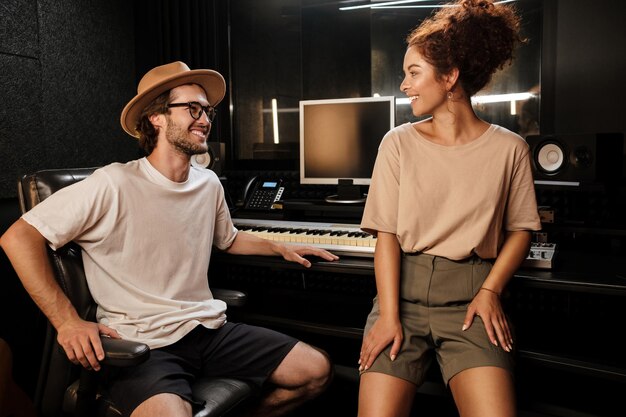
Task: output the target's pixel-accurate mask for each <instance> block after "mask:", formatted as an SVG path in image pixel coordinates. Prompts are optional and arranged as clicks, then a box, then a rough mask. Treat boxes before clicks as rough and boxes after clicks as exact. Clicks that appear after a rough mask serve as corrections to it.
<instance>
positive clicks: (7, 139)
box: [0, 0, 139, 197]
mask: <svg viewBox="0 0 626 417" xmlns="http://www.w3.org/2000/svg"><path fill="white" fill-rule="evenodd" d="M2 6H3V7H1V8H0V22H1V23H2V26H1V27H2V37H0V77H1V78H0V80H1V83H2V88H1V89H0V102H2V104H3V105H2V109H1V110H0V123H1V124H0V147H1V148H2V156H1V157H0V158H1V159H0V164H1V166H2V169H1V171H0V197H14V196H15V195H16V190H15V180H16V178H17V177H18V175H20V174H22V173H24V172H27V171H32V170H36V169H45V168H60V167H78V166H96V165H103V164H106V163H109V162H113V161H127V160H129V159H134V158H136V157H137V156H138V155H139V152H138V150H137V145H136V143H135V141H134V139H132V138H130V137H129V136H128V135H126V134H125V133H124V132H123V131H122V129H121V127H120V126H119V115H120V112H121V110H122V108H123V107H124V105H125V104H126V102H127V101H128V100H130V99H131V98H132V97H133V95H134V93H135V59H134V51H135V44H134V31H133V30H134V29H133V28H134V19H133V7H132V2H126V1H123V0H112V1H106V2H103V1H98V0H82V1H81V0H68V1H63V2H58V1H53V0H39V1H37V0H12V1H8V2H6V6H5V2H4V1H3V5H2ZM5 35H7V36H6V37H5Z"/></svg>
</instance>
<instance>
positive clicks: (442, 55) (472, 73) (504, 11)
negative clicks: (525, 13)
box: [406, 0, 525, 97]
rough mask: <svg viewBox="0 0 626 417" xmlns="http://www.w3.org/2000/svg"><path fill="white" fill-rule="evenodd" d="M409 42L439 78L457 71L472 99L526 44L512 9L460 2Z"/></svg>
mask: <svg viewBox="0 0 626 417" xmlns="http://www.w3.org/2000/svg"><path fill="white" fill-rule="evenodd" d="M406 42H407V44H408V47H409V48H410V47H416V48H417V50H418V51H419V52H420V54H422V55H423V57H424V59H425V60H426V61H427V62H428V63H430V64H431V65H432V66H433V67H434V68H435V72H436V74H437V77H438V78H439V77H441V76H442V75H444V74H448V73H450V71H452V70H453V69H454V68H458V70H459V83H460V85H461V87H462V88H463V90H464V91H465V93H466V94H467V95H468V96H469V97H471V96H473V95H474V94H476V93H477V92H478V91H479V90H481V89H482V88H483V87H484V86H486V85H487V84H488V83H489V81H490V80H491V77H492V75H493V74H494V73H495V72H496V71H497V70H498V69H502V68H503V67H504V66H505V64H510V63H511V61H512V59H513V51H514V49H515V47H516V46H517V45H518V44H519V43H523V42H525V39H523V38H522V37H521V35H520V17H519V16H518V14H517V12H516V10H515V9H513V8H512V7H510V6H505V5H495V4H493V1H492V0H457V1H456V2H455V3H453V4H452V5H451V6H450V7H444V8H441V9H440V10H439V11H438V12H437V13H435V14H434V15H432V16H431V17H429V18H427V19H426V20H424V21H423V22H422V23H421V24H420V25H419V26H418V27H416V28H415V29H413V31H412V32H411V33H410V34H409V36H407V38H406Z"/></svg>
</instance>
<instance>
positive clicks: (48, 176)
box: [18, 168, 254, 417]
mask: <svg viewBox="0 0 626 417" xmlns="http://www.w3.org/2000/svg"><path fill="white" fill-rule="evenodd" d="M94 170H95V168H75V169H51V170H42V171H38V172H35V173H33V174H29V175H25V176H24V177H22V178H21V179H20V180H19V181H18V189H19V198H20V207H21V210H22V212H23V213H24V212H26V211H27V210H30V209H31V208H32V207H34V206H35V205H36V204H38V203H39V202H41V201H43V200H44V199H45V198H47V197H48V196H50V195H51V194H52V193H54V192H56V191H57V190H59V189H61V188H63V187H65V186H68V185H70V184H73V183H75V182H78V181H81V180H83V179H84V178H86V177H87V176H88V175H90V174H91V173H92V172H93V171H94ZM49 256H50V259H51V262H52V265H53V267H54V271H55V275H56V278H57V281H58V283H59V285H60V286H61V288H62V289H63V291H64V292H65V294H66V295H67V296H68V297H69V299H70V300H71V302H72V303H73V304H74V306H75V307H76V309H77V311H78V313H79V314H80V315H81V317H82V318H84V319H86V320H92V321H93V320H95V313H96V304H95V302H94V301H93V299H92V298H91V294H90V292H89V288H88V286H87V281H86V279H85V273H84V269H83V263H82V258H81V249H80V247H79V246H78V245H76V244H74V243H70V244H68V245H66V246H64V247H63V248H60V249H59V250H57V251H52V250H49ZM212 291H213V293H214V296H215V297H216V298H220V299H222V300H224V301H226V303H227V304H228V305H229V306H240V305H243V303H244V302H245V294H243V293H241V292H237V291H231V290H220V289H212ZM56 337H57V335H56V331H55V329H54V327H52V325H50V324H49V323H48V326H47V331H46V339H45V345H44V349H43V352H44V353H43V359H42V365H41V370H40V374H39V379H38V383H37V389H36V392H35V399H34V402H35V406H36V408H37V411H38V412H39V414H40V415H41V417H58V416H66V415H70V416H85V417H86V416H89V417H93V416H106V417H114V416H115V417H120V416H122V414H121V412H120V411H119V410H118V409H117V408H116V407H115V404H113V403H112V401H111V400H110V398H109V397H108V395H107V393H106V392H105V390H104V389H103V388H102V387H101V386H99V384H98V376H99V372H93V371H87V370H85V369H83V368H82V367H81V366H76V365H73V364H72V363H71V362H70V361H69V360H68V359H67V356H66V355H65V352H64V351H63V349H62V348H61V347H60V346H59V345H58V343H57V341H56ZM102 342H103V347H104V350H105V354H106V358H105V359H104V361H103V362H102V363H103V366H104V367H107V366H134V365H137V364H139V363H141V362H142V361H144V360H146V359H147V358H148V356H149V354H150V349H149V348H148V346H147V345H145V344H141V343H135V342H130V341H127V340H119V339H110V338H106V337H104V338H102ZM103 369H104V368H103ZM100 372H103V371H100ZM193 393H194V396H196V397H197V398H198V399H201V400H204V401H206V405H205V407H204V409H203V410H201V411H199V412H197V413H196V414H195V415H194V417H217V416H226V415H233V413H235V412H236V410H237V409H238V408H240V407H241V406H242V405H243V404H244V403H245V401H246V399H248V398H250V397H251V396H252V395H253V394H254V391H253V389H252V387H251V386H250V385H249V384H247V383H245V382H243V381H239V380H235V379H230V378H203V379H199V380H198V381H197V382H196V384H195V386H194V387H193Z"/></svg>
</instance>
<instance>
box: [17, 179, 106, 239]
mask: <svg viewBox="0 0 626 417" xmlns="http://www.w3.org/2000/svg"><path fill="white" fill-rule="evenodd" d="M114 195H115V193H114V192H113V190H112V184H111V182H110V181H109V177H108V176H107V175H106V174H105V173H104V172H102V171H100V170H96V171H94V173H93V174H91V175H90V176H89V177H87V178H85V179H84V180H82V181H79V182H77V183H74V184H72V185H69V186H67V187H64V188H62V189H60V190H59V191H57V192H55V193H53V194H52V195H50V196H49V197H48V198H46V199H45V200H44V201H42V202H41V203H39V204H37V205H36V206H35V207H33V208H32V209H31V210H29V211H28V212H26V213H24V214H23V215H22V219H23V220H25V221H26V222H27V223H29V224H30V225H31V226H33V227H34V228H35V229H37V230H38V231H39V233H41V234H42V235H43V237H44V238H46V240H47V241H48V243H49V245H50V247H51V248H52V249H54V250H57V249H58V248H60V247H62V246H63V245H65V244H66V243H68V242H70V241H72V240H80V238H81V236H83V235H84V234H85V233H87V232H88V231H90V230H92V229H93V226H94V225H95V224H96V223H97V222H98V221H99V220H100V219H101V218H102V217H103V216H104V215H105V214H106V213H110V210H112V209H113V208H112V207H114V206H115V205H114V204H113V203H112V202H113V199H114V198H115V197H114ZM93 238H94V236H90V237H89V239H93ZM79 243H80V242H79Z"/></svg>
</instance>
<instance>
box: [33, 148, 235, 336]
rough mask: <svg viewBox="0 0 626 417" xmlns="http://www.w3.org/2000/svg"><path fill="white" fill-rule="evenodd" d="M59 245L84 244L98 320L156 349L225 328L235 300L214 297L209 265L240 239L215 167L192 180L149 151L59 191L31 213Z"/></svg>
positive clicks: (197, 172) (197, 173)
mask: <svg viewBox="0 0 626 417" xmlns="http://www.w3.org/2000/svg"><path fill="white" fill-rule="evenodd" d="M23 218H24V220H26V221H27V222H28V223H30V224H31V225H33V226H34V227H35V228H36V229H37V230H39V232H40V233H41V234H42V235H43V236H44V237H45V238H46V239H47V240H48V242H49V243H50V246H51V247H52V248H53V249H56V248H59V247H61V246H63V245H65V244H66V243H67V242H69V241H72V240H73V241H75V242H76V243H78V244H79V245H80V246H81V247H82V249H83V263H84V266H85V273H86V276H87V283H88V284H89V288H90V290H91V293H92V295H93V298H94V300H95V301H96V303H97V304H98V311H97V319H98V321H99V322H101V323H102V324H105V325H107V326H109V327H112V328H114V329H115V330H117V331H118V332H119V334H120V335H121V336H122V338H124V339H128V340H134V341H139V342H143V343H146V344H148V345H149V346H150V347H151V348H157V347H161V346H165V345H169V344H171V343H174V342H176V341H177V340H179V339H180V338H182V337H183V336H184V335H185V334H187V333H188V332H189V331H191V330H192V329H193V328H194V327H196V326H197V325H198V324H202V325H203V326H205V327H207V328H218V327H220V326H222V325H223V324H224V322H225V321H226V314H225V311H226V304H225V303H224V302H223V301H220V300H216V299H214V298H213V296H212V294H211V291H210V290H209V282H208V279H207V270H208V268H209V258H210V255H211V248H212V246H213V245H215V246H216V247H218V248H220V249H225V248H227V247H229V246H230V244H231V243H232V242H233V240H234V239H235V236H236V234H237V230H236V229H235V227H234V226H233V224H232V221H231V218H230V214H229V211H228V208H227V206H226V203H225V202H224V190H223V188H222V186H221V184H220V181H219V179H218V177H217V176H216V175H215V173H213V172H212V171H210V170H206V169H203V170H200V169H197V168H193V167H192V168H191V171H190V173H189V178H188V179H187V181H185V182H183V183H176V182H172V181H170V180H169V179H168V178H166V177H164V176H163V175H161V173H160V172H159V171H157V170H156V169H155V168H154V167H153V166H152V165H151V164H150V162H148V160H147V159H145V158H142V159H140V160H137V161H131V162H128V163H126V164H118V163H115V164H111V165H108V166H106V167H104V168H101V169H98V170H96V171H95V172H94V173H93V174H92V175H90V176H89V177H87V178H86V179H85V180H83V181H80V182H78V183H76V184H73V185H71V186H68V187H66V188H63V189H61V190H59V191H58V192H56V193H54V194H53V195H51V196H50V197H48V198H47V199H46V200H44V201H43V202H41V203H40V204H38V205H37V206H35V207H34V208H33V209H32V210H31V211H29V212H28V213H26V214H24V216H23Z"/></svg>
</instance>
